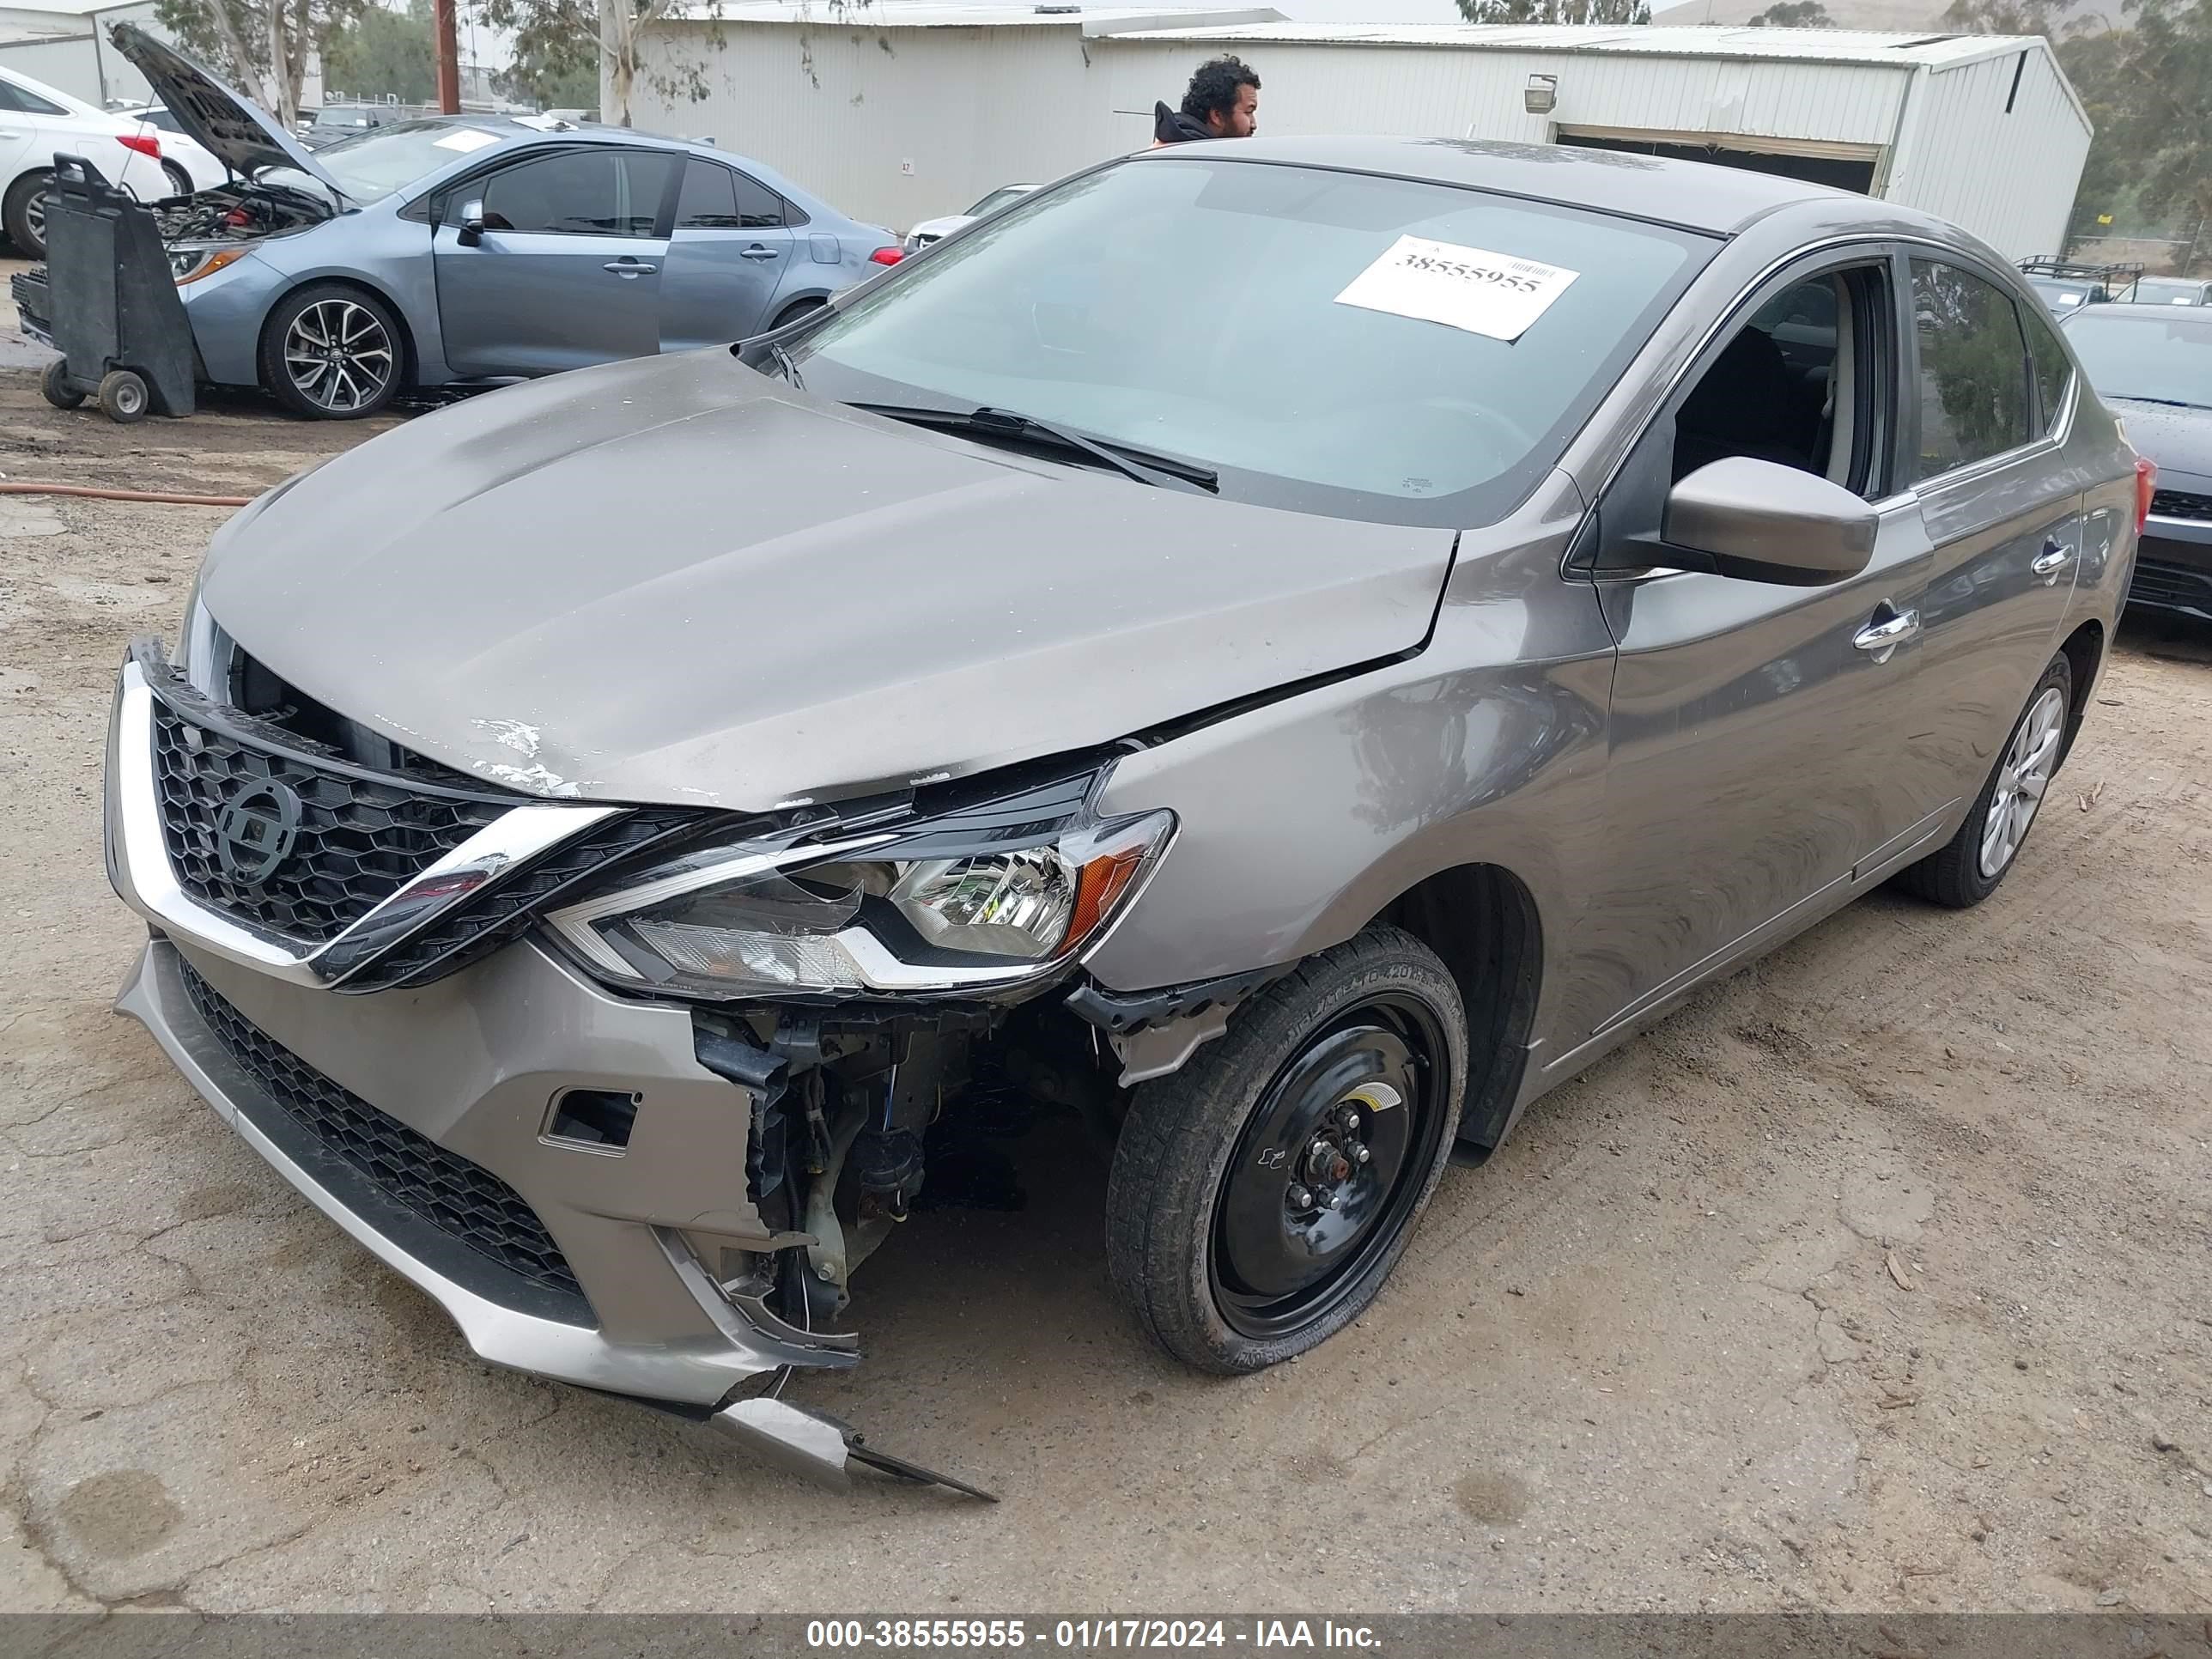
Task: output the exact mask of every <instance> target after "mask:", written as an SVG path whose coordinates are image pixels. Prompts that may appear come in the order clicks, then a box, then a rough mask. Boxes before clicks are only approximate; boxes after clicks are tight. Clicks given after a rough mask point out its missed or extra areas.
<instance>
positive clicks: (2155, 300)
mask: <svg viewBox="0 0 2212 1659" xmlns="http://www.w3.org/2000/svg"><path fill="white" fill-rule="evenodd" d="M2135 297H2136V303H2137V304H2138V305H2153V306H2201V305H2203V303H2204V284H2203V283H2185V282H2182V281H2180V280H2179V279H2178V278H2175V277H2172V276H2146V277H2144V278H2142V281H2140V282H2138V283H2136V293H2135Z"/></svg>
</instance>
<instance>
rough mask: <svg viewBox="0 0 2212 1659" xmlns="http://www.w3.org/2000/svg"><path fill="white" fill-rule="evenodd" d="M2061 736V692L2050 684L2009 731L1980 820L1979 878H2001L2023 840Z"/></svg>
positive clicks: (2063, 724) (2063, 715) (2063, 711)
mask: <svg viewBox="0 0 2212 1659" xmlns="http://www.w3.org/2000/svg"><path fill="white" fill-rule="evenodd" d="M2065 732H2066V694H2065V693H2064V692H2063V691H2061V690H2059V689H2058V688H2057V686H2055V685H2052V686H2046V687H2045V688H2044V690H2043V693H2042V695H2041V696H2039V697H2037V698H2036V700H2035V702H2034V703H2033V705H2032V706H2031V707H2030V708H2029V709H2028V711H2027V719H2025V720H2022V721H2021V723H2020V729H2019V730H2018V731H2016V732H2014V733H2013V739H2012V747H2011V749H2010V750H2008V752H2007V753H2006V755H2005V758H2004V764H2003V766H2002V768H2000V769H1999V770H1998V773H1997V778H1996V788H1995V789H1993V790H1991V791H1990V806H1989V811H1988V812H1987V813H1986V814H1985V815H1984V817H1983V819H1982V856H1981V870H1982V874H1983V875H1984V877H1996V876H1997V875H1999V874H2002V872H2003V870H2004V868H2005V866H2007V865H2008V864H2010V863H2011V862H2012V860H2013V854H2015V853H2017V852H2018V851H2020V844H2021V842H2023V841H2025V840H2027V826H2028V825H2029V824H2031V823H2033V822H2034V821H2035V813H2036V809H2037V808H2038V807H2039V806H2041V805H2043V795H2044V791H2045V790H2046V789H2047V788H2049V787H2050V786H2051V773H2052V772H2053V771H2055V770H2056V769H2057V765H2058V751H2059V749H2060V748H2061V746H2062V745H2063V742H2064V738H2065Z"/></svg>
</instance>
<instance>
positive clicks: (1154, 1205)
mask: <svg viewBox="0 0 2212 1659" xmlns="http://www.w3.org/2000/svg"><path fill="white" fill-rule="evenodd" d="M1466 1076H1467V1021H1466V1016H1465V1014H1464V1013H1463V1012H1462V1008H1461V1005H1460V998H1459V992H1458V988H1457V987H1456V986H1455V984H1454V983H1453V981H1452V978H1451V975H1450V974H1449V972H1447V971H1446V969H1445V968H1444V966H1443V963H1441V962H1439V961H1437V957H1436V956H1435V954H1434V953H1433V952H1431V951H1430V950H1429V949H1428V948H1427V947H1426V946H1425V945H1422V944H1421V943H1420V942H1419V940H1417V939H1414V938H1413V937H1412V935H1410V934H1408V933H1402V932H1401V931H1400V930H1398V929H1397V928H1395V927H1372V928H1370V929H1369V930H1368V931H1367V932H1365V933H1362V934H1361V935H1359V937H1358V938H1357V939H1352V941H1350V942H1349V943H1348V944H1346V945H1340V946H1338V947H1337V948H1336V949H1334V950H1333V951H1324V952H1323V953H1322V955H1320V956H1318V957H1315V958H1313V959H1312V960H1311V961H1310V962H1308V963H1305V964H1304V965H1303V966H1301V967H1300V968H1299V969H1297V971H1296V972H1294V973H1292V974H1291V975H1288V976H1286V977H1285V978H1284V979H1281V980H1279V981H1276V982H1275V983H1274V984H1273V986H1270V987H1268V988H1267V990H1266V991H1264V992H1262V993H1261V994H1259V995H1258V996H1256V997H1255V998H1254V999H1253V1000H1252V1001H1251V1002H1249V1004H1247V1005H1246V1006H1245V1007H1244V1009H1243V1012H1241V1013H1240V1015H1239V1016H1238V1018H1237V1022H1236V1024H1233V1025H1232V1026H1231V1028H1230V1030H1229V1032H1228V1034H1227V1035H1226V1036H1223V1037H1220V1038H1218V1039H1217V1040H1216V1041H1214V1042H1212V1043H1209V1044H1207V1045H1206V1047H1204V1048H1200V1050H1199V1051H1198V1053H1197V1054H1195V1055H1194V1056H1193V1057H1192V1059H1191V1060H1189V1062H1188V1063H1187V1064H1186V1065H1185V1066H1183V1068H1182V1070H1181V1071H1180V1072H1177V1073H1175V1075H1173V1076H1172V1077H1169V1078H1164V1079H1161V1080H1159V1081H1158V1082H1157V1083H1148V1084H1146V1085H1143V1086H1142V1087H1140V1088H1139V1090H1138V1091H1137V1093H1136V1097H1135V1099H1134V1100H1133V1103H1131V1105H1130V1109H1129V1115H1128V1117H1127V1120H1126V1121H1124V1123H1123V1125H1122V1128H1121V1139H1120V1140H1119V1141H1118V1143H1117V1144H1116V1146H1115V1153H1114V1171H1113V1176H1112V1179H1111V1181H1110V1182H1109V1187H1108V1190H1107V1200H1106V1204H1107V1235H1106V1255H1107V1263H1108V1266H1109V1269H1110V1270H1111V1273H1112V1274H1113V1278H1114V1282H1115V1285H1116V1286H1117V1287H1118V1288H1119V1289H1120V1291H1121V1293H1122V1295H1123V1296H1125V1297H1127V1298H1128V1300H1129V1301H1130V1303H1131V1304H1133V1306H1134V1307H1135V1309H1136V1311H1137V1314H1138V1316H1139V1318H1141V1319H1142V1320H1143V1321H1144V1322H1145V1324H1146V1327H1147V1328H1149V1329H1150V1330H1151V1332H1152V1334H1153V1336H1154V1337H1155V1338H1157V1339H1158V1341H1159V1342H1160V1344H1161V1346H1164V1347H1165V1348H1166V1349H1167V1350H1168V1351H1169V1352H1170V1353H1172V1354H1174V1355H1175V1356H1176V1358H1179V1359H1182V1360H1183V1361H1184V1362H1185V1363H1187V1364H1191V1365H1194V1366H1196V1367H1198V1368H1199V1369H1200V1370H1209V1371H1217V1372H1221V1373H1225V1374H1232V1373H1236V1372H1241V1371H1254V1370H1261V1368H1262V1367H1265V1366H1268V1365H1273V1364H1277V1363H1278V1362H1279V1361H1281V1360H1285V1359H1288V1358H1292V1357H1293V1356H1294V1355H1297V1354H1300V1353H1304V1352H1305V1351H1306V1350H1308V1349H1309V1348H1311V1347H1313V1346H1316V1344H1318V1343H1320V1342H1322V1341H1324V1340H1327V1339H1328V1337H1330V1336H1332V1335H1334V1334H1335V1333H1336V1332H1337V1331H1339V1330H1341V1329H1342V1328H1344V1327H1345V1326H1346V1325H1347V1324H1349V1323H1350V1322H1352V1320H1353V1319H1355V1318H1357V1317H1358V1315H1359V1314H1360V1312H1361V1311H1362V1310H1364V1308H1365V1307H1366V1306H1367V1305H1368V1304H1369V1303H1370V1302H1372V1301H1373V1300H1374V1298H1375V1296H1376V1291H1379V1290H1380V1289H1381V1288H1382V1285H1383V1280H1384V1279H1387V1278H1388V1277H1389V1273H1390V1270H1391V1269H1392V1268H1393V1267H1395V1266H1396V1265H1397V1261H1398V1258H1399V1256H1400V1255H1402V1254H1404V1251H1405V1249H1406V1244H1407V1240H1408V1239H1409V1238H1411V1237H1412V1235H1413V1224H1414V1222H1415V1221H1416V1220H1417V1219H1418V1218H1419V1215H1420V1212H1421V1211H1422V1209H1423V1207H1424V1206H1425V1205H1426V1204H1427V1202H1428V1199H1429V1194H1430V1193H1431V1191H1432V1190H1433V1189H1434V1188H1435V1186H1436V1182H1437V1176H1439V1175H1440V1174H1442V1172H1443V1166H1444V1163H1445V1158H1446V1155H1447V1154H1448V1152H1449V1150H1450V1147H1451V1139H1452V1127H1453V1125H1454V1124H1455V1122H1456V1121H1457V1120H1458V1116H1459V1110H1460V1101H1461V1096H1462V1091H1463V1090H1464V1088H1465V1081H1466Z"/></svg>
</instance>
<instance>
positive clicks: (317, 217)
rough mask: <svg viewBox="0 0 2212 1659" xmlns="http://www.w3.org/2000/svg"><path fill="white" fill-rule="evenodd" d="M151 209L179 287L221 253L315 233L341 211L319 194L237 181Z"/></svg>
mask: <svg viewBox="0 0 2212 1659" xmlns="http://www.w3.org/2000/svg"><path fill="white" fill-rule="evenodd" d="M151 205H152V211H153V214H154V221H155V224H156V225H157V226H158V227H159V228H160V229H161V241H162V245H163V246H166V247H167V249H168V251H169V271H170V274H171V275H172V276H174V277H176V279H177V280H178V281H179V282H184V281H186V280H188V279H189V278H191V277H192V276H204V275H205V274H206V271H207V267H208V266H209V264H210V262H211V259H212V258H213V255H214V253H215V252H216V250H218V249H221V248H223V247H226V246H236V245H238V244H241V243H246V242H258V241H260V240H263V239H264V238H266V237H270V236H284V235H289V234H291V233H292V232H294V231H300V230H307V229H311V228H313V227H314V226H316V225H319V224H321V223H322V222H324V221H325V220H327V219H329V218H330V217H331V216H332V215H333V214H334V213H335V211H336V210H335V209H334V208H333V207H332V206H331V203H330V201H329V199H328V198H327V197H324V196H322V195H320V194H319V193H317V192H316V191H312V190H295V189H291V188H289V187H287V186H285V185H279V184H271V183H269V182H267V181H265V180H257V181H255V182H253V183H251V184H248V183H244V182H240V181H236V180H234V181H233V182H231V183H229V184H225V185H216V187H215V188H213V189H212V190H204V191H199V192H198V193H197V194H196V195H191V196H175V197H169V198H168V199H167V200H166V201H161V202H155V203H154V204H151ZM231 257H232V258H235V257H236V255H235V254H233V255H232V256H231Z"/></svg>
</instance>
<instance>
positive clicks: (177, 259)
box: [169, 244, 246, 288]
mask: <svg viewBox="0 0 2212 1659" xmlns="http://www.w3.org/2000/svg"><path fill="white" fill-rule="evenodd" d="M245 257H246V249H245V247H244V246H241V245H238V244H233V245H232V246H228V247H173V248H171V249H170V250H169V275H170V276H172V277H173V278H174V279H175V280H176V284H177V286H178V287H179V288H182V287H184V285H185V283H197V281H199V279H200V278H201V277H203V276H214V275H215V274H216V272H217V271H218V270H222V268H223V267H224V266H225V265H229V264H236V263H237V262H238V261H239V260H240V259H243V258H245Z"/></svg>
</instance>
